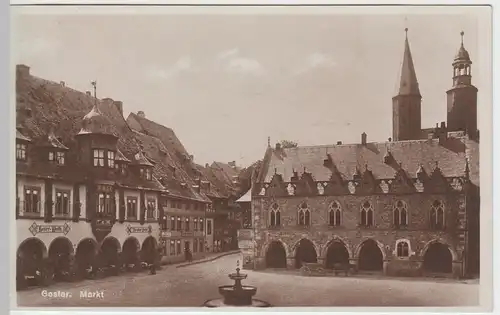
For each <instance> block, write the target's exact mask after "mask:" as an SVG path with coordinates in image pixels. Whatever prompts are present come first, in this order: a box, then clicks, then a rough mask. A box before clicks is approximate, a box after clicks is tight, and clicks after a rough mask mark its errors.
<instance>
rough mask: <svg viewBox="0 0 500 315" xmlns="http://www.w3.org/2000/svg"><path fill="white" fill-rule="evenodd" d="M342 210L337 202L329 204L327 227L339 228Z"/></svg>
mask: <svg viewBox="0 0 500 315" xmlns="http://www.w3.org/2000/svg"><path fill="white" fill-rule="evenodd" d="M341 218H342V210H341V208H340V204H339V203H338V202H337V201H334V202H332V204H330V209H329V210H328V225H330V226H340V225H341V224H342V219H341Z"/></svg>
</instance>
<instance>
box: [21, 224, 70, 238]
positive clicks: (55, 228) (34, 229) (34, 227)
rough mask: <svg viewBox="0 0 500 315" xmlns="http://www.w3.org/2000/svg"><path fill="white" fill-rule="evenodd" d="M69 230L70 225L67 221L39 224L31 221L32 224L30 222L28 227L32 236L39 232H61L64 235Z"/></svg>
mask: <svg viewBox="0 0 500 315" xmlns="http://www.w3.org/2000/svg"><path fill="white" fill-rule="evenodd" d="M70 230H71V227H70V225H69V224H68V223H67V222H66V223H64V224H63V225H40V224H37V223H36V222H33V224H31V225H30V227H29V231H30V232H31V234H33V236H35V235H37V234H40V233H61V234H64V235H66V234H68V233H69V231H70Z"/></svg>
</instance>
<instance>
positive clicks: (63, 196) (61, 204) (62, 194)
mask: <svg viewBox="0 0 500 315" xmlns="http://www.w3.org/2000/svg"><path fill="white" fill-rule="evenodd" d="M55 214H56V215H69V191H56V209H55Z"/></svg>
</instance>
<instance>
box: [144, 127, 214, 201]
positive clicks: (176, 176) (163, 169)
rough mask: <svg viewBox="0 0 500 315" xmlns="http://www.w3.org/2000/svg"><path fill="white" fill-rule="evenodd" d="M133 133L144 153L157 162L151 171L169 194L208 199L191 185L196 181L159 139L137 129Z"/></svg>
mask: <svg viewBox="0 0 500 315" xmlns="http://www.w3.org/2000/svg"><path fill="white" fill-rule="evenodd" d="M134 133H135V136H136V138H137V140H138V141H139V143H140V145H141V146H142V148H143V150H144V152H145V154H147V156H148V157H150V158H151V159H153V160H155V161H156V162H157V163H155V164H154V168H153V173H154V174H155V176H156V177H157V178H158V179H159V181H160V182H161V183H162V184H163V185H164V186H165V187H166V188H167V189H168V192H169V194H170V195H171V196H177V197H184V198H190V199H196V200H200V201H208V199H207V197H206V196H205V194H204V193H202V192H201V191H200V192H198V190H197V189H196V188H195V187H193V186H196V185H198V183H197V182H196V181H195V179H194V178H192V177H190V176H189V175H188V174H187V173H186V171H185V170H184V169H183V168H182V165H180V163H179V162H178V161H176V160H175V158H174V157H173V156H172V154H171V153H170V151H169V150H168V148H167V147H166V146H165V145H164V143H163V142H162V141H161V140H160V139H158V138H156V137H153V136H150V135H146V134H144V133H141V132H138V131H135V132H134ZM183 184H184V185H183Z"/></svg>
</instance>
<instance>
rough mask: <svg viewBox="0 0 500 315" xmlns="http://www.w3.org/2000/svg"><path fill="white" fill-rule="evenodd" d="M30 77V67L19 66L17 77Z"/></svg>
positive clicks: (17, 67)
mask: <svg viewBox="0 0 500 315" xmlns="http://www.w3.org/2000/svg"><path fill="white" fill-rule="evenodd" d="M29 75H30V67H28V66H26V65H17V66H16V76H17V77H18V78H22V77H27V76H29Z"/></svg>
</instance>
